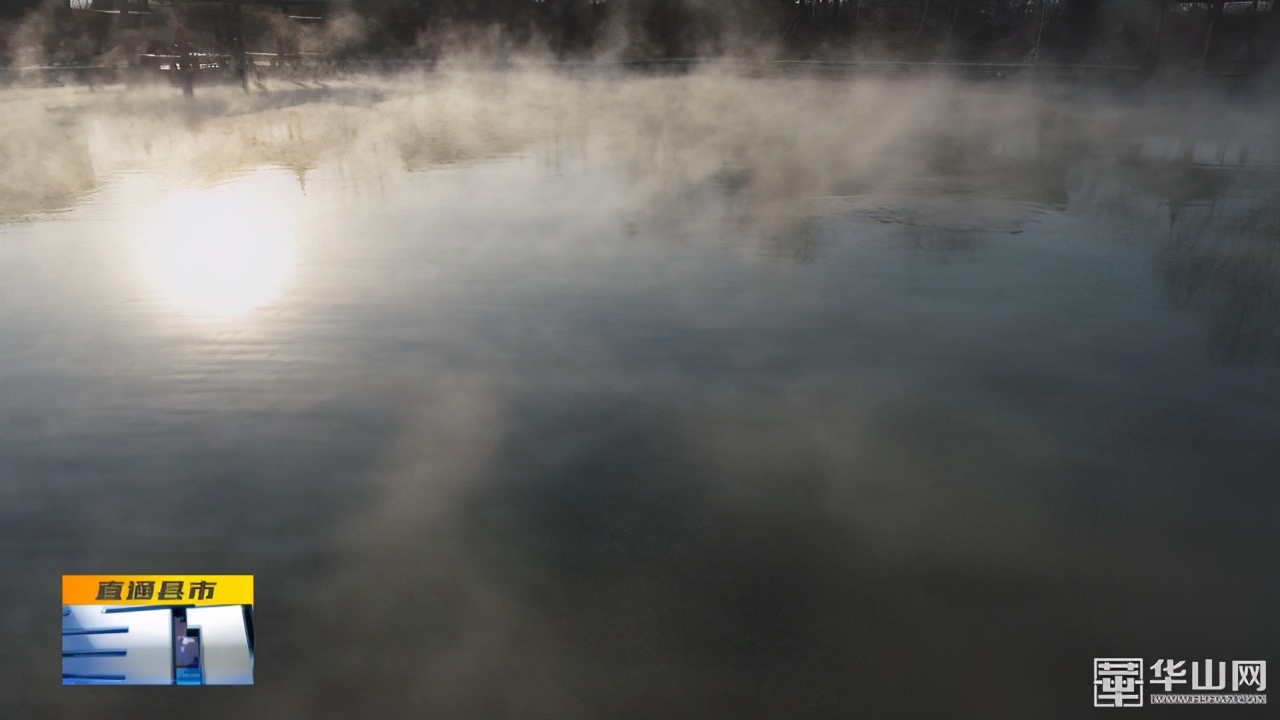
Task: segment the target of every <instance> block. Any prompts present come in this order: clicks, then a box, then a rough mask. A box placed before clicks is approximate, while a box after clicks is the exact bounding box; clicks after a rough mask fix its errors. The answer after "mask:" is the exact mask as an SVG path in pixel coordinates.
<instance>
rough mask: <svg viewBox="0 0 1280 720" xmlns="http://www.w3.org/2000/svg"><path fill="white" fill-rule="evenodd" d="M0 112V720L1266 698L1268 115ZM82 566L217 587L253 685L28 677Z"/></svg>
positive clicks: (376, 102) (570, 99)
mask: <svg viewBox="0 0 1280 720" xmlns="http://www.w3.org/2000/svg"><path fill="white" fill-rule="evenodd" d="M5 93H6V94H5V95H3V96H0V99H2V100H3V103H4V105H6V106H7V108H8V112H9V113H10V114H9V117H10V118H13V119H12V121H11V122H12V124H11V125H10V127H9V129H7V130H6V132H5V133H4V135H5V137H4V138H3V140H2V141H0V142H3V146H0V158H3V160H4V162H3V163H2V164H0V175H3V178H2V179H0V215H2V216H3V219H4V222H3V224H0V571H3V575H2V577H3V587H5V588H6V589H5V593H4V596H3V598H4V601H3V605H0V628H2V630H3V633H4V637H5V639H6V642H4V643H0V676H3V677H4V681H3V682H4V683H5V684H4V685H3V686H0V687H7V689H6V690H5V691H4V692H0V716H3V717H5V718H60V717H90V716H93V717H161V716H165V717H170V716H182V717H190V718H224V717H254V718H257V717H263V718H268V717H270V718H355V717H369V718H374V717H413V718H422V717H511V718H562V719H569V718H658V717H666V718H692V717H726V718H729V717H732V718H747V717H769V718H774V717H872V718H875V717H987V718H994V717H1046V718H1047V717H1079V716H1080V714H1081V712H1082V711H1083V709H1084V708H1086V707H1088V704H1089V703H1090V702H1091V701H1090V690H1089V683H1090V681H1091V675H1090V672H1091V670H1090V669H1089V668H1090V667H1091V664H1090V659H1091V658H1094V657H1109V656H1113V657H1130V656H1134V657H1137V656H1143V657H1156V656H1159V657H1173V658H1187V659H1192V658H1206V657H1210V658H1217V659H1228V660H1229V659H1255V658H1265V659H1270V660H1272V661H1273V662H1274V661H1276V660H1277V659H1280V658H1277V657H1276V654H1275V652H1276V650H1275V645H1274V642H1273V639H1274V638H1275V637H1276V634H1277V632H1278V631H1280V622H1278V621H1280V611H1278V610H1277V608H1280V587H1278V586H1277V583H1276V582H1275V576H1274V551H1275V539H1276V533H1277V530H1278V529H1280V523H1278V520H1280V486H1278V485H1277V479H1278V478H1280V450H1278V449H1277V438H1280V238H1277V228H1278V223H1277V208H1278V207H1280V179H1278V176H1277V169H1276V168H1277V150H1278V148H1280V143H1277V137H1276V131H1275V127H1274V125H1273V122H1272V121H1273V120H1274V114H1273V109H1274V108H1273V107H1272V106H1269V105H1268V106H1261V107H1259V106H1258V105H1257V104H1250V103H1249V102H1245V101H1239V102H1236V101H1235V100H1231V99H1221V98H1214V99H1212V102H1210V101H1208V100H1204V99H1202V98H1201V99H1194V101H1192V100H1188V99H1186V98H1181V99H1177V98H1175V99H1169V100H1162V99H1160V98H1151V97H1144V98H1134V99H1126V100H1118V99H1116V98H1115V97H1112V96H1109V95H1106V94H1099V95H1097V96H1094V95H1090V94H1087V93H1086V94H1082V95H1076V96H1071V97H1067V96H1064V95H1062V94H1061V93H1058V94H1054V93H1053V92H1051V91H1049V90H1044V89H1031V88H1027V87H1012V86H1007V85H959V84H954V83H950V82H944V81H935V80H925V79H916V80H912V81H910V82H890V81H874V80H861V81H856V82H855V81H851V80H841V79H803V78H781V79H780V78H745V77H739V76H736V75H732V74H726V75H715V74H707V75H694V76H687V77H675V78H631V77H610V76H604V77H596V76H583V77H567V78H566V77H555V76H548V75H544V74H541V73H537V72H531V73H528V74H526V75H521V74H518V73H517V74H513V75H491V74H485V73H480V74H468V73H459V74H458V75H456V76H450V75H442V76H438V77H437V76H429V77H425V78H402V79H395V80H391V79H367V80H364V81H360V80H351V81H349V82H343V83H336V82H331V83H326V84H320V83H300V84H294V85H281V86H276V87H273V88H271V92H268V93H261V92H255V94H252V95H250V96H244V95H241V94H240V93H239V92H238V91H236V90H233V89H227V88H210V89H207V90H203V91H201V92H200V93H198V94H197V98H196V99H195V100H194V101H191V102H187V101H184V100H183V99H182V98H181V97H180V95H178V94H177V93H176V92H175V91H173V90H171V89H168V88H155V89H134V90H128V91H126V90H124V89H120V88H107V89H101V90H99V91H97V92H90V91H89V90H88V89H85V88H63V89H43V90H18V89H14V90H9V91H5ZM1192 108H1195V109H1194V110H1193V109H1192ZM101 572H139V573H142V572H208V573H251V574H254V575H255V576H256V578H257V608H256V611H257V622H256V624H257V636H258V638H257V640H258V652H257V664H256V670H255V677H256V683H257V685H256V686H255V687H254V688H247V689H242V690H238V691H235V690H234V689H227V690H231V691H226V692H217V693H212V692H211V693H202V694H201V695H200V697H199V699H198V700H191V699H189V697H190V696H189V695H187V694H185V693H183V692H170V693H161V694H155V693H154V692H153V691H149V690H146V689H141V688H108V689H99V690H94V689H88V688H71V689H64V688H61V687H58V685H57V682H58V681H57V675H56V673H57V667H58V659H57V652H56V647H57V644H58V642H57V639H56V638H57V637H58V633H57V624H56V618H57V615H56V606H57V605H58V602H59V601H58V590H59V584H58V577H59V576H60V575H62V574H72V573H101ZM1238 710H1240V711H1241V712H1240V713H1239V714H1240V715H1241V716H1250V717H1252V716H1253V715H1252V714H1251V713H1250V711H1249V709H1246V708H1238Z"/></svg>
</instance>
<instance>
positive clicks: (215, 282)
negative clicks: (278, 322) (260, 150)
mask: <svg viewBox="0 0 1280 720" xmlns="http://www.w3.org/2000/svg"><path fill="white" fill-rule="evenodd" d="M274 180H275V179H274V178H271V177H270V176H257V177H250V178H246V179H244V180H243V181H239V182H235V183H231V184H228V185H222V186H219V187H215V188H208V189H198V190H183V191H179V192H176V193H174V194H172V195H170V196H169V197H167V198H166V199H165V200H164V201H163V203H162V204H161V206H160V207H159V208H157V210H156V212H155V213H154V214H153V215H152V216H151V217H150V218H149V219H148V220H147V222H146V225H145V226H144V228H143V230H142V232H141V234H140V236H139V243H138V246H139V253H140V259H141V263H142V266H143V272H144V275H145V277H146V280H147V283H148V284H149V285H150V286H151V288H152V290H153V291H154V292H155V293H156V294H157V295H158V296H159V298H160V299H161V300H162V301H163V302H165V303H166V304H169V305H171V306H173V307H174V308H176V309H177V310H179V311H181V312H182V313H183V314H185V315H187V316H189V317H191V318H193V319H198V320H205V321H227V320H233V319H236V318H239V317H241V316H243V315H245V314H246V313H248V312H250V311H251V310H254V309H257V308H260V307H263V306H266V305H269V304H270V303H272V302H274V301H275V300H277V299H279V298H280V296H281V295H282V293H283V291H284V289H285V287H286V285H287V284H288V282H289V279H290V277H291V276H292V274H293V271H294V265H295V252H296V248H295V244H296V237H295V235H296V226H295V222H294V216H293V213H292V211H291V208H290V204H289V203H288V202H287V198H286V197H285V196H284V194H283V193H282V192H280V188H279V187H278V186H277V185H276V183H275V182H274Z"/></svg>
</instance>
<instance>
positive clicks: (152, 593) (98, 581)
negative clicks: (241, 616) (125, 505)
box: [62, 575, 253, 605]
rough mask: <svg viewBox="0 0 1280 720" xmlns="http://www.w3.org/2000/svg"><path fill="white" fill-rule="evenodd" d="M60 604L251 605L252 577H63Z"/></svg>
mask: <svg viewBox="0 0 1280 720" xmlns="http://www.w3.org/2000/svg"><path fill="white" fill-rule="evenodd" d="M62 604H63V605H252V604H253V576H252V575H63V576H62Z"/></svg>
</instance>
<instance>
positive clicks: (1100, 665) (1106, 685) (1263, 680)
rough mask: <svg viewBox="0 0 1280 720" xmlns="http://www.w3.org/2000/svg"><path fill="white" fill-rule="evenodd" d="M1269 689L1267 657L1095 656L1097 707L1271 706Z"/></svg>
mask: <svg viewBox="0 0 1280 720" xmlns="http://www.w3.org/2000/svg"><path fill="white" fill-rule="evenodd" d="M1148 671H1149V672H1150V674H1149V675H1148V674H1147V673H1148ZM1266 690H1267V661H1266V660H1232V661H1230V662H1228V661H1226V660H1216V661H1215V660H1211V659H1206V660H1186V659H1170V658H1160V659H1157V660H1154V661H1152V660H1149V659H1148V660H1143V659H1142V658H1094V660H1093V706H1094V707H1142V705H1143V701H1144V700H1147V701H1149V702H1150V704H1151V705H1266V704H1267V695H1266Z"/></svg>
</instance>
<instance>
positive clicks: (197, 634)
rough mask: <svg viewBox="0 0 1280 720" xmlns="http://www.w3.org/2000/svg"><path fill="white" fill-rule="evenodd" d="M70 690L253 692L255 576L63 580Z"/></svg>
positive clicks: (64, 658) (66, 680)
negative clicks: (237, 688)
mask: <svg viewBox="0 0 1280 720" xmlns="http://www.w3.org/2000/svg"><path fill="white" fill-rule="evenodd" d="M62 684H63V685H252V684H253V576H252V575H63V576H62Z"/></svg>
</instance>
